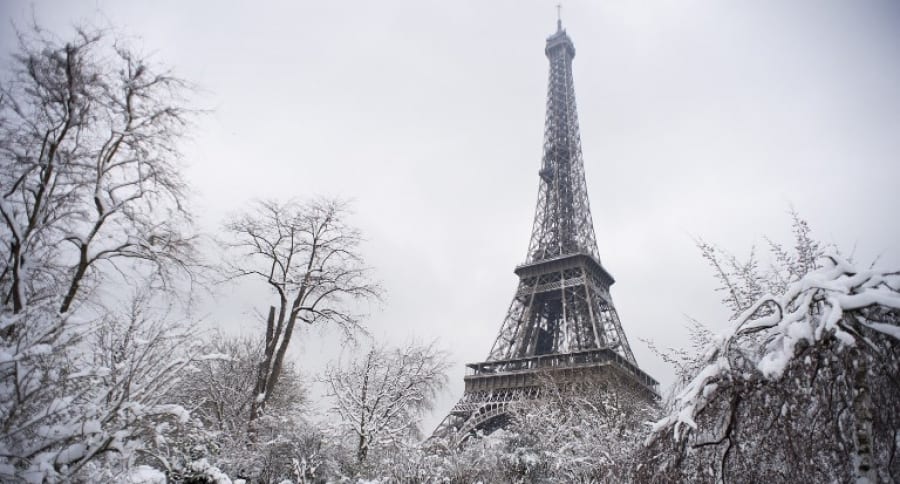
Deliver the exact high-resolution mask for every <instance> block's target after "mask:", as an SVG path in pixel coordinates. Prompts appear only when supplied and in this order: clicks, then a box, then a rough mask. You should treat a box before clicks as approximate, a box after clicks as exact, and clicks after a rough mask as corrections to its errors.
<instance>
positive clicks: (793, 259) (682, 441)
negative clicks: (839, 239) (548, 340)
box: [636, 218, 900, 483]
mask: <svg viewBox="0 0 900 484" xmlns="http://www.w3.org/2000/svg"><path fill="white" fill-rule="evenodd" d="M796 222H797V219H796V218H795V234H796V235H798V237H797V240H798V243H797V247H796V250H795V251H794V253H793V255H788V254H789V252H788V251H784V250H779V249H780V247H779V246H777V245H774V244H773V251H774V252H775V254H776V255H777V256H779V259H780V264H779V266H778V267H780V268H786V269H784V271H783V272H781V274H782V276H781V277H773V276H772V274H775V275H776V276H777V273H769V275H768V277H764V276H760V275H759V274H758V273H754V270H753V269H752V268H751V270H748V271H746V272H745V274H747V276H746V278H744V279H743V280H742V279H741V278H736V277H733V276H734V273H726V271H724V270H722V271H720V272H719V274H720V275H723V277H722V278H720V281H722V282H723V287H724V288H725V290H726V291H727V294H728V295H727V297H726V302H727V303H729V305H730V306H731V307H732V308H733V309H735V313H736V316H735V318H734V319H733V320H732V322H731V324H730V327H729V329H727V330H726V331H724V332H722V333H721V334H718V335H714V336H713V337H712V338H711V343H710V345H709V346H708V347H707V349H706V351H705V353H704V354H703V355H702V356H701V357H700V358H699V359H698V360H697V362H698V364H697V365H696V367H697V371H696V373H695V374H694V375H693V378H691V379H690V380H689V381H688V382H687V383H686V384H685V385H684V386H683V387H682V388H680V389H679V390H678V391H677V393H676V394H675V396H674V399H673V401H672V404H671V407H670V408H669V409H668V415H667V416H666V417H664V418H663V419H661V420H660V421H659V422H657V423H656V425H655V427H654V432H653V434H652V436H651V438H650V439H649V440H648V445H647V447H646V448H645V449H643V450H642V451H641V452H640V453H639V454H638V455H637V462H638V463H639V467H638V471H637V474H636V480H637V481H638V482H645V481H690V482H850V481H853V482H860V483H865V482H887V481H891V480H897V479H898V478H900V458H898V456H897V455H896V454H897V453H898V452H897V448H898V444H900V441H898V436H900V380H898V375H900V272H888V271H881V270H876V269H867V268H860V267H857V266H855V265H854V264H852V263H850V262H848V261H847V260H845V259H843V258H842V257H840V256H838V255H836V254H829V255H821V252H822V251H821V249H820V248H819V246H818V244H815V243H814V242H812V241H811V240H810V239H809V238H808V237H806V235H807V234H808V229H806V228H805V224H801V225H799V230H797V228H798V224H797V223H796ZM707 254H709V253H708V252H707ZM712 260H715V261H718V262H721V259H719V258H716V257H714V258H713V259H712ZM714 267H716V266H715V265H714ZM718 267H720V268H721V267H723V266H722V265H720V266H718ZM733 267H738V266H737V265H735V266H733ZM743 267H745V268H746V267H750V266H748V265H746V264H745V265H743Z"/></svg>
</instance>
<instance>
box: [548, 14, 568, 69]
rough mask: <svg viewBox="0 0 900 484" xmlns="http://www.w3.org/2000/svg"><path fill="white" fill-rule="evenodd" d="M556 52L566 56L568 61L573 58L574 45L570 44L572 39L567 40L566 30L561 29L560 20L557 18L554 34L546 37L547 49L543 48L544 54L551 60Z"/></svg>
mask: <svg viewBox="0 0 900 484" xmlns="http://www.w3.org/2000/svg"><path fill="white" fill-rule="evenodd" d="M557 51H563V52H565V53H566V54H568V58H569V59H570V60H571V58H572V57H575V44H573V43H572V39H571V38H569V35H568V34H567V33H566V29H564V28H563V27H562V20H561V19H559V18H557V19H556V32H554V33H553V35H551V36H550V37H547V47H545V48H544V53H545V54H547V57H549V58H551V59H552V58H553V55H554V54H555V53H556V52H557Z"/></svg>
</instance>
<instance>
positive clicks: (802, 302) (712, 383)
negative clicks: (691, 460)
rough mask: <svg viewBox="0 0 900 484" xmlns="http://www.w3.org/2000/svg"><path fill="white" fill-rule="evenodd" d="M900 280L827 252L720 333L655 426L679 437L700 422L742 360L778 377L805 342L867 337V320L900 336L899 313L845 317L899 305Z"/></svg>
mask: <svg viewBox="0 0 900 484" xmlns="http://www.w3.org/2000/svg"><path fill="white" fill-rule="evenodd" d="M898 285H900V275H898V274H897V273H886V272H879V271H875V270H857V269H856V268H855V267H854V266H853V265H852V264H850V263H849V262H847V261H846V260H843V259H842V258H840V257H839V256H837V255H830V256H828V257H827V258H826V261H825V266H824V267H823V268H821V269H818V270H816V271H813V272H810V273H809V274H807V275H806V276H805V277H803V278H802V279H800V280H799V281H797V282H794V283H793V284H791V285H790V286H789V287H788V289H787V291H786V292H785V293H784V294H783V295H780V296H765V297H764V298H762V299H760V300H759V301H757V303H756V304H754V305H753V306H751V307H750V309H748V310H746V311H745V312H744V313H743V314H742V315H741V316H740V317H739V318H738V319H737V321H736V323H735V324H734V325H733V326H732V327H731V328H730V329H729V330H727V331H725V332H724V333H722V334H720V335H719V336H718V337H717V338H716V339H715V343H714V346H713V347H712V348H711V349H710V351H709V352H708V356H707V363H706V366H705V367H704V368H702V369H701V370H700V372H699V373H698V374H697V375H696V376H695V377H694V379H693V380H691V381H690V382H689V383H688V384H687V385H685V387H684V388H683V389H682V390H681V392H680V393H678V394H677V395H676V397H675V406H674V411H673V412H671V413H670V414H669V415H668V416H666V417H665V418H663V419H661V420H660V421H658V422H657V423H656V424H654V427H653V429H654V432H656V433H658V432H660V431H662V430H664V429H666V428H669V427H672V428H673V430H674V431H673V437H674V438H675V439H680V438H682V437H683V435H684V432H683V427H685V426H686V427H689V428H691V429H696V428H697V424H696V422H695V417H696V415H697V414H698V413H699V412H700V411H702V410H703V408H704V407H705V406H706V404H707V402H708V401H709V400H710V399H711V398H713V397H714V396H715V394H716V393H715V388H716V384H717V382H719V381H721V380H728V379H730V378H732V377H733V375H732V373H731V370H732V368H733V362H734V361H736V360H739V361H741V363H740V364H738V367H739V368H740V369H741V370H746V369H747V368H748V366H752V367H754V368H755V369H756V370H757V371H758V372H759V373H760V374H761V375H762V376H763V377H765V378H766V379H769V380H777V379H779V378H781V376H782V374H783V373H784V370H785V368H786V367H787V365H788V364H789V363H790V362H791V361H792V360H793V358H794V356H795V353H796V348H797V346H798V345H799V344H804V343H805V344H807V345H812V344H815V343H817V342H819V341H821V340H822V339H823V338H829V337H833V338H836V339H837V340H838V341H839V342H840V344H841V345H842V346H853V345H855V344H865V340H864V339H862V336H861V333H860V331H859V329H860V326H864V327H866V328H870V329H873V330H875V331H878V332H880V333H883V334H885V335H888V336H890V337H892V338H894V339H897V340H900V326H898V324H897V320H896V319H893V320H892V322H880V321H870V320H869V319H868V318H867V317H866V315H865V314H856V313H854V314H853V317H851V318H848V317H845V316H846V315H847V313H848V312H851V313H852V312H854V311H858V310H861V309H865V308H870V307H875V308H879V309H887V310H900V291H898V289H896V287H897V286H898ZM748 335H753V337H752V338H748ZM748 364H749V365H748Z"/></svg>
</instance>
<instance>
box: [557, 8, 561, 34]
mask: <svg viewBox="0 0 900 484" xmlns="http://www.w3.org/2000/svg"><path fill="white" fill-rule="evenodd" d="M561 30H562V4H561V3H557V4H556V31H557V32H559V31H561Z"/></svg>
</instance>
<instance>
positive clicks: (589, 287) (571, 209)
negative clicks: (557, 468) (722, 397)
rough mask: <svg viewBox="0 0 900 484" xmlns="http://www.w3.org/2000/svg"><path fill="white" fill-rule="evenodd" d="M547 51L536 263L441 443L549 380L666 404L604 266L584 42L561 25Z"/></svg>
mask: <svg viewBox="0 0 900 484" xmlns="http://www.w3.org/2000/svg"><path fill="white" fill-rule="evenodd" d="M544 52H545V54H546V55H547V58H548V59H549V60H550V81H549V86H548V89H547V118H546V122H545V127H544V155H543V160H542V163H541V168H540V171H539V172H538V175H539V178H540V182H539V188H538V200H537V208H536V209H535V216H534V228H533V229H532V232H531V241H530V243H529V244H528V254H527V258H526V260H525V263H524V264H522V265H520V266H518V267H516V268H515V273H516V275H517V276H519V286H518V288H517V289H516V292H515V295H514V296H513V300H512V303H511V304H510V306H509V311H508V312H507V315H506V319H505V320H504V321H503V325H502V327H501V329H500V334H499V335H498V336H497V339H496V340H495V341H494V344H493V346H492V347H491V351H490V354H489V355H488V357H487V360H486V361H483V362H480V363H470V364H468V365H466V366H467V367H468V369H467V372H466V373H467V374H466V376H465V394H464V395H463V397H462V399H460V401H459V402H458V403H457V404H456V405H455V406H454V407H453V409H452V410H451V411H450V413H449V415H448V416H447V417H446V418H445V419H444V421H443V422H441V424H440V425H439V426H438V428H437V429H436V430H435V432H434V434H433V436H432V438H443V437H450V438H451V440H455V441H456V442H457V443H460V442H462V441H463V440H465V439H466V438H467V437H468V436H470V435H472V434H473V433H474V432H475V431H481V432H484V433H490V432H492V431H493V430H496V429H497V428H500V427H503V426H504V425H506V424H507V423H508V421H509V415H508V413H507V407H508V406H509V405H510V404H511V403H513V402H515V401H518V400H522V399H527V398H533V397H534V396H535V395H537V393H538V392H539V386H540V382H541V380H540V378H541V375H542V374H543V375H551V376H553V375H557V376H561V377H563V378H566V379H567V380H568V381H573V380H574V381H601V380H605V381H617V382H625V384H627V385H629V386H631V387H632V388H634V389H637V390H638V391H637V394H638V395H641V396H643V397H644V398H646V399H648V400H655V399H656V398H657V397H656V395H657V393H656V387H657V382H656V381H655V380H654V379H653V378H651V377H650V376H649V375H648V374H647V373H645V372H643V371H642V370H641V369H640V368H638V365H637V361H635V359H634V354H633V353H632V351H631V347H630V346H629V345H628V339H627V338H626V337H625V331H624V330H623V329H622V324H621V323H620V322H619V316H618V314H617V313H616V309H615V307H614V306H613V302H612V297H611V296H610V293H609V288H610V286H611V285H612V284H613V282H614V279H613V277H612V276H611V275H610V274H609V272H607V271H606V269H604V268H603V265H602V264H601V263H600V257H599V255H598V250H597V241H596V237H595V234H594V226H593V222H592V218H591V208H590V204H589V202H588V193H587V184H586V182H585V177H584V162H583V160H582V156H581V136H580V134H579V131H578V115H577V113H576V110H575V87H574V84H573V81H572V59H573V58H574V57H575V46H574V44H573V43H572V39H570V38H569V36H568V35H567V34H566V31H565V30H564V29H563V28H562V22H561V20H557V24H556V33H554V34H553V35H551V36H550V37H549V38H547V45H546V47H545V49H544ZM613 375H614V376H615V377H616V378H610V377H611V376H613ZM620 384H621V383H620Z"/></svg>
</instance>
